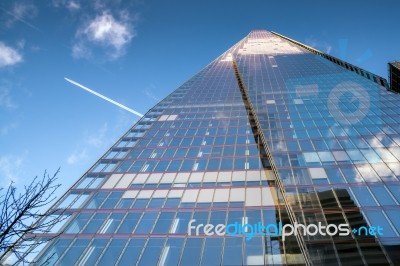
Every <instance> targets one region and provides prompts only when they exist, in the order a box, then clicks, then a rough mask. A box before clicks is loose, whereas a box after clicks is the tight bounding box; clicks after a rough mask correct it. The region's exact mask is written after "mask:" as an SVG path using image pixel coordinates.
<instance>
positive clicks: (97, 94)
mask: <svg viewBox="0 0 400 266" xmlns="http://www.w3.org/2000/svg"><path fill="white" fill-rule="evenodd" d="M64 79H65V80H66V81H68V82H69V83H72V84H74V85H75V86H78V87H79V88H81V89H84V90H85V91H88V92H90V93H92V94H94V95H96V96H98V97H100V98H102V99H103V100H106V101H107V102H110V103H112V104H115V105H116V106H118V107H121V108H122V109H124V110H126V111H128V112H131V113H132V114H135V115H137V116H139V117H142V116H143V115H142V114H141V113H139V112H136V111H135V110H132V109H131V108H129V107H126V106H125V105H123V104H120V103H118V102H116V101H114V100H111V99H110V98H108V97H106V96H104V95H102V94H100V93H98V92H95V91H93V90H91V89H89V88H88V87H85V86H83V85H82V84H79V83H78V82H76V81H73V80H71V79H69V78H65V77H64Z"/></svg>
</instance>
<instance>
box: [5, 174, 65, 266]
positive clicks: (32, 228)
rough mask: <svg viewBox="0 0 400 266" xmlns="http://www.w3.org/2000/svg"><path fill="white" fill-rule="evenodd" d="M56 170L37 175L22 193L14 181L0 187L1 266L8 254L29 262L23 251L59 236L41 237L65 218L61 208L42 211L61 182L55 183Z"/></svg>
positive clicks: (47, 205)
mask: <svg viewBox="0 0 400 266" xmlns="http://www.w3.org/2000/svg"><path fill="white" fill-rule="evenodd" d="M59 170H60V169H58V170H57V171H56V173H55V174H54V175H53V176H50V175H49V174H48V173H47V172H46V171H45V173H44V175H43V177H42V178H38V177H37V176H36V177H35V178H34V179H33V181H32V182H31V183H30V184H29V185H27V186H24V188H23V189H21V191H22V192H18V189H17V188H16V187H15V183H13V182H12V183H11V184H10V185H9V187H8V188H7V189H0V194H1V195H0V210H1V214H0V265H1V262H2V261H4V260H5V259H6V258H7V257H8V256H9V255H10V254H12V255H13V256H15V257H16V258H17V259H18V261H20V262H26V263H31V262H32V261H27V259H26V251H27V250H33V249H34V248H35V247H37V246H39V245H41V244H43V243H44V242H47V241H50V240H51V239H53V238H54V237H57V236H58V235H53V236H52V237H50V238H41V235H42V234H46V233H48V232H49V230H50V229H51V227H53V226H54V225H56V224H57V223H58V222H60V221H61V220H62V219H64V216H63V215H62V210H57V209H51V210H49V211H44V210H46V209H48V208H49V205H50V204H51V203H52V202H53V201H54V200H55V198H56V195H55V192H56V190H57V189H58V188H59V187H60V185H61V184H56V181H57V174H58V173H59ZM2 192H3V193H2ZM4 192H5V193H4Z"/></svg>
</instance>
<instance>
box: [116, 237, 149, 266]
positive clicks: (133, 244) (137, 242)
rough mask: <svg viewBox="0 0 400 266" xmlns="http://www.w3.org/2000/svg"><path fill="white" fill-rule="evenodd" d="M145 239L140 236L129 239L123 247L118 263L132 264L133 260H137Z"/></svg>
mask: <svg viewBox="0 0 400 266" xmlns="http://www.w3.org/2000/svg"><path fill="white" fill-rule="evenodd" d="M145 241H146V240H145V239H141V238H134V239H131V240H130V241H129V243H128V245H127V247H126V248H125V251H124V253H123V254H122V257H121V260H120V261H119V263H118V265H120V266H125V265H132V264H133V263H134V262H136V261H138V258H139V255H140V254H141V252H142V248H143V246H144V243H145Z"/></svg>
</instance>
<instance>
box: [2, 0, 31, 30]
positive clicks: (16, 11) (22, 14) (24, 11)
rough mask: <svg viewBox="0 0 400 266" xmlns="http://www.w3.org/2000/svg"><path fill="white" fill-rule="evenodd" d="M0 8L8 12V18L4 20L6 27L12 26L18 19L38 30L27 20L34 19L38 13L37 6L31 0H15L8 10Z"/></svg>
mask: <svg viewBox="0 0 400 266" xmlns="http://www.w3.org/2000/svg"><path fill="white" fill-rule="evenodd" d="M0 9H1V10H3V11H4V12H5V13H6V14H8V19H7V20H6V21H5V26H6V27H8V28H12V27H13V26H14V25H15V23H16V22H18V21H19V22H22V23H24V24H25V25H27V26H28V27H30V28H32V29H35V30H39V29H38V28H37V27H36V26H35V25H33V24H31V23H30V22H29V20H32V19H34V18H35V17H36V16H37V15H38V8H37V7H36V6H35V5H34V4H33V3H32V2H31V1H25V2H22V1H15V2H14V4H13V5H12V6H11V8H9V9H8V10H7V9H5V8H3V7H1V6H0Z"/></svg>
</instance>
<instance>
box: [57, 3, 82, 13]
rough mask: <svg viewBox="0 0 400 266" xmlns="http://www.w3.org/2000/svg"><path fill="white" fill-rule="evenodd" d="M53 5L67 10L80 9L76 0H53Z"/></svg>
mask: <svg viewBox="0 0 400 266" xmlns="http://www.w3.org/2000/svg"><path fill="white" fill-rule="evenodd" d="M52 3H53V6H54V7H65V8H67V9H68V10H69V11H76V10H79V9H81V4H80V3H79V1H76V0H53V1H52Z"/></svg>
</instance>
